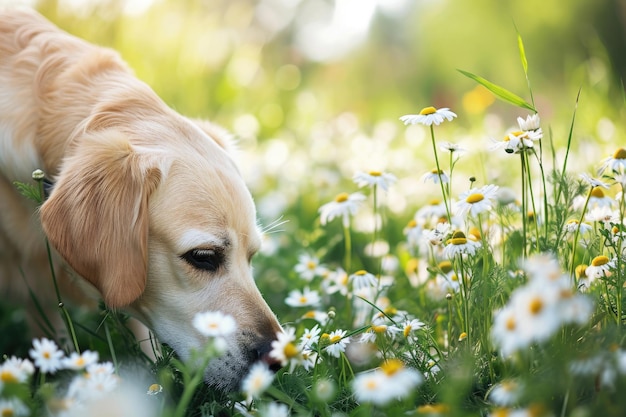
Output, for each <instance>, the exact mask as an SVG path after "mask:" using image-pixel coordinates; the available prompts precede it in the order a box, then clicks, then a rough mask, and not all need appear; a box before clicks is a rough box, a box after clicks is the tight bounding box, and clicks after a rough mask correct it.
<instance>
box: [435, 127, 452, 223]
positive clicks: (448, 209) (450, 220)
mask: <svg viewBox="0 0 626 417" xmlns="http://www.w3.org/2000/svg"><path fill="white" fill-rule="evenodd" d="M430 139H431V141H432V144H433V153H434V154H435V165H436V166H437V176H438V177H439V185H440V186H441V194H442V196H443V205H444V206H445V207H446V215H447V216H448V224H452V218H451V216H450V208H448V197H447V196H446V189H445V187H444V185H443V181H442V176H441V166H440V165H439V157H438V156H437V144H436V142H435V128H434V127H433V125H432V124H431V125H430Z"/></svg>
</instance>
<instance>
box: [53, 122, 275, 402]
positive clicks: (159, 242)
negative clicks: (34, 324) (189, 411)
mask: <svg viewBox="0 0 626 417" xmlns="http://www.w3.org/2000/svg"><path fill="white" fill-rule="evenodd" d="M100 125H102V126H100ZM202 127H203V128H200V127H199V125H198V124H197V123H193V122H191V121H189V120H187V119H184V118H182V117H180V116H177V115H174V114H167V115H165V116H163V117H161V118H159V120H152V121H150V120H136V121H133V122H132V123H125V124H118V123H114V122H107V123H98V122H97V121H94V120H92V121H90V124H89V126H88V128H85V129H84V131H83V132H81V133H80V135H79V137H78V138H77V140H74V144H73V145H72V146H73V148H72V149H71V151H70V153H69V155H70V156H69V157H68V158H66V160H65V161H64V163H63V165H62V167H61V171H60V173H59V175H58V178H57V180H56V184H55V187H54V189H53V191H52V193H51V195H50V197H49V199H48V200H47V201H46V202H45V203H44V204H43V206H42V207H41V219H42V225H43V227H44V230H45V232H46V234H47V236H48V238H49V240H50V242H51V243H52V245H53V246H54V247H55V249H56V250H57V251H58V252H59V253H60V254H61V256H62V257H63V258H64V259H65V260H66V261H67V262H68V264H69V265H70V266H71V267H72V268H73V269H74V270H75V271H76V272H77V273H78V274H79V275H81V276H82V277H84V278H85V279H87V280H88V281H89V282H91V284H93V285H94V286H95V287H96V288H97V289H98V290H99V292H100V293H101V295H102V297H103V299H104V301H105V303H106V304H107V305H108V306H109V307H111V308H126V309H128V310H129V311H130V312H131V313H132V314H134V315H135V316H137V317H138V318H139V319H140V320H142V321H143V322H144V323H145V324H146V325H147V326H148V327H149V328H151V329H152V330H153V331H154V332H155V333H156V335H157V337H158V338H159V339H160V341H162V342H165V343H167V344H169V345H170V346H171V347H172V348H173V349H174V350H175V351H176V352H177V353H178V354H179V355H180V356H181V357H182V358H183V359H186V358H188V357H190V355H191V352H192V350H196V351H200V350H202V347H203V345H204V344H205V343H206V338H204V337H203V336H201V334H200V333H199V332H198V331H197V330H196V329H195V328H194V327H193V325H192V321H193V317H194V316H195V314H196V313H200V312H205V311H220V312H222V313H225V314H229V315H231V316H233V317H234V319H235V321H236V322H237V331H236V332H235V333H234V334H233V335H232V336H229V337H228V338H227V345H228V348H227V351H226V353H225V354H224V355H223V356H222V357H221V358H219V359H216V360H213V361H212V362H210V364H209V366H208V368H207V371H206V378H205V379H206V381H207V383H209V384H210V385H213V386H215V387H217V388H220V389H223V390H233V389H236V388H238V383H239V381H240V380H241V378H242V377H243V376H244V375H245V374H246V372H247V370H248V368H249V366H250V364H251V363H253V362H254V361H256V360H263V359H264V358H267V353H268V352H269V349H270V345H271V342H272V341H273V340H274V339H275V337H276V333H277V332H279V331H280V330H281V328H280V325H279V324H278V322H277V320H276V318H275V316H274V314H273V313H272V312H271V310H270V308H269V307H268V306H267V304H266V302H265V301H264V300H263V298H262V297H261V294H260V292H259V290H258V289H257V287H256V285H255V282H254V279H253V276H252V268H251V259H252V257H253V255H254V254H255V253H256V252H257V251H258V249H259V246H260V243H261V240H260V234H259V231H258V227H257V221H256V213H255V207H254V204H253V201H252V198H251V196H250V193H249V191H248V190H247V188H246V186H245V184H244V181H243V180H242V177H241V176H240V174H239V172H238V170H237V168H236V166H235V164H234V163H233V161H232V159H231V158H230V156H229V154H228V152H227V149H226V148H227V143H226V142H225V140H226V139H225V138H224V137H223V136H221V135H220V132H219V130H216V129H214V128H212V127H211V126H210V125H208V124H207V125H204V126H202ZM147 138H149V139H150V140H147Z"/></svg>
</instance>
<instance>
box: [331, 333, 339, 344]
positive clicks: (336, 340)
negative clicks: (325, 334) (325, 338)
mask: <svg viewBox="0 0 626 417" xmlns="http://www.w3.org/2000/svg"><path fill="white" fill-rule="evenodd" d="M340 340H341V336H339V335H338V334H336V335H334V336H333V337H330V343H331V344H333V343H337V342H338V341H340Z"/></svg>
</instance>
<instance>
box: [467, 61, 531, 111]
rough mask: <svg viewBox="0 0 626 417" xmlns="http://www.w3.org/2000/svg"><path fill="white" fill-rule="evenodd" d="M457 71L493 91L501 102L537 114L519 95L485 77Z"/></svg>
mask: <svg viewBox="0 0 626 417" xmlns="http://www.w3.org/2000/svg"><path fill="white" fill-rule="evenodd" d="M457 71H459V72H460V73H461V74H463V75H465V76H466V77H468V78H471V79H472V80H474V81H476V82H477V83H478V84H480V85H482V86H483V87H485V88H486V89H488V90H489V91H491V92H492V93H493V94H495V95H496V97H498V98H500V99H501V100H504V101H506V102H508V103H511V104H514V105H516V106H519V107H522V108H524V109H528V110H530V111H532V112H535V113H536V112H537V110H535V108H534V107H533V106H532V104H530V103H528V102H527V101H526V100H524V99H523V98H521V97H520V96H518V95H517V94H514V93H512V92H510V91H509V90H507V89H505V88H504V87H500V86H499V85H496V84H494V83H492V82H490V81H487V80H486V79H484V78H483V77H480V76H478V75H475V74H472V73H471V72H467V71H463V70H457Z"/></svg>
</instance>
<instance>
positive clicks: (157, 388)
mask: <svg viewBox="0 0 626 417" xmlns="http://www.w3.org/2000/svg"><path fill="white" fill-rule="evenodd" d="M162 389H163V387H161V386H160V385H159V384H152V385H150V386H149V387H148V391H149V392H153V393H158V392H161V390H162Z"/></svg>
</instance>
